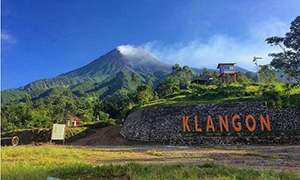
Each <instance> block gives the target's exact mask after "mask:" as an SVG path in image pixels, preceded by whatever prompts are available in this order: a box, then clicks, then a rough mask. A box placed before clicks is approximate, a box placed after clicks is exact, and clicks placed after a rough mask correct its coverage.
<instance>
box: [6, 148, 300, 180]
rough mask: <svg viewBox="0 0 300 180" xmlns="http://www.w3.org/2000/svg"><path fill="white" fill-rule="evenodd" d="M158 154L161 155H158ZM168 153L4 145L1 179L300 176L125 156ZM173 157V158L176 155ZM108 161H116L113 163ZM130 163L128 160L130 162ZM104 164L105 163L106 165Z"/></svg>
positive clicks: (293, 177)
mask: <svg viewBox="0 0 300 180" xmlns="http://www.w3.org/2000/svg"><path fill="white" fill-rule="evenodd" d="M157 154H158V155H157ZM169 155H173V156H174V157H175V155H174V153H172V154H168V152H159V151H157V150H154V149H153V150H148V151H146V152H142V151H141V152H132V151H129V150H128V149H126V148H123V149H118V150H107V149H106V150H105V149H96V148H75V147H65V146H53V145H44V146H17V147H2V151H1V178H2V179H5V180H11V179H13V180H18V179H22V180H23V179H30V180H34V179H46V178H47V177H48V176H51V177H57V178H61V179H72V180H73V179H90V180H95V179H134V180H136V179H137V180H139V179H151V180H155V179H178V180H181V179H237V180H238V179H260V180H267V179H273V180H277V179H278V180H279V179H282V180H285V179H286V180H289V179H293V180H294V179H295V180H297V179H300V177H299V175H295V174H291V173H289V174H287V173H279V172H273V171H258V170H253V169H238V168H234V167H229V166H224V165H220V164H213V163H206V164H203V163H202V164H201V163H196V164H175V165H166V164H147V165H145V164H138V163H126V162H124V161H123V162H122V161H121V160H123V159H125V160H126V159H138V158H140V159H146V158H147V157H149V156H150V157H151V156H155V158H164V157H165V156H169ZM173 156H172V157H173ZM107 160H118V161H115V163H114V165H112V164H110V163H103V162H107ZM127 162H128V161H127ZM103 164H105V165H103Z"/></svg>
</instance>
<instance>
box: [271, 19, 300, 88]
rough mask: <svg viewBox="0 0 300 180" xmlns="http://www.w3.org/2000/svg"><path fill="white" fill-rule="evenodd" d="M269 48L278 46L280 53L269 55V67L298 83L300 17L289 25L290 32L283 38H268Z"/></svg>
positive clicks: (299, 73) (299, 81) (299, 79)
mask: <svg viewBox="0 0 300 180" xmlns="http://www.w3.org/2000/svg"><path fill="white" fill-rule="evenodd" d="M266 41H267V43H268V44H270V45H271V46H279V47H280V48H281V49H282V52H280V53H271V54H269V56H271V57H273V60H272V61H271V63H270V65H271V66H273V67H274V68H275V69H276V70H278V71H281V72H283V73H284V74H285V75H286V76H287V78H288V79H289V80H291V79H293V78H294V79H295V80H296V81H297V82H298V83H300V16H298V17H296V19H295V20H294V21H292V23H291V27H290V31H289V32H287V33H286V34H285V37H278V36H274V37H270V38H267V39H266Z"/></svg>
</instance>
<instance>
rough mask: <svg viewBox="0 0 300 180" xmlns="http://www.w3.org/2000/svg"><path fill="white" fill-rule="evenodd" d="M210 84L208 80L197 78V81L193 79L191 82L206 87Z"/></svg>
mask: <svg viewBox="0 0 300 180" xmlns="http://www.w3.org/2000/svg"><path fill="white" fill-rule="evenodd" d="M207 82H208V80H207V79H205V78H203V77H197V78H195V79H193V80H192V81H191V83H194V84H202V85H206V84H207Z"/></svg>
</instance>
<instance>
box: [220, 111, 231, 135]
mask: <svg viewBox="0 0 300 180" xmlns="http://www.w3.org/2000/svg"><path fill="white" fill-rule="evenodd" d="M219 122H220V131H223V127H224V128H225V130H226V131H229V127H228V117H227V115H225V121H224V119H223V117H222V116H219Z"/></svg>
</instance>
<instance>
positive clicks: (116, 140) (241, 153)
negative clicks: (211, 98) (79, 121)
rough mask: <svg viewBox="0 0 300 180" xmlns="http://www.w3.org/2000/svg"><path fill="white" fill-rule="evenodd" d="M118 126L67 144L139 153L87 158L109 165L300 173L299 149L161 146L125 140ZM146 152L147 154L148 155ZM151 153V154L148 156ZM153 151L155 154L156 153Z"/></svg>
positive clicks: (288, 147)
mask: <svg viewBox="0 0 300 180" xmlns="http://www.w3.org/2000/svg"><path fill="white" fill-rule="evenodd" d="M120 129H121V126H108V127H105V128H102V129H98V130H96V133H95V134H92V135H90V136H88V137H86V138H82V139H79V140H78V141H76V142H73V143H71V144H69V145H71V146H76V147H79V148H96V149H98V150H100V151H109V152H111V151H112V152H116V153H120V154H122V153H123V152H132V153H133V154H134V153H139V154H140V155H139V158H136V157H135V158H133V157H132V156H130V155H129V156H128V157H126V158H124V157H121V156H120V157H116V158H115V159H113V160H103V159H99V158H97V157H94V158H91V161H95V162H97V163H99V164H107V163H109V164H111V163H113V164H114V163H116V164H120V163H128V162H137V163H144V164H148V163H164V164H174V163H196V164H204V163H210V162H215V163H222V164H227V165H230V166H235V167H238V168H254V169H263V170H275V171H285V172H294V173H298V174H300V146H291V145H287V146H198V147H179V146H175V147H174V146H164V145H159V144H154V143H147V142H139V141H133V140H128V139H126V138H124V137H123V136H121V135H120V134H119V131H120ZM149 151H150V153H149ZM151 152H153V154H152V153H151ZM155 152H158V154H156V153H155Z"/></svg>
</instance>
